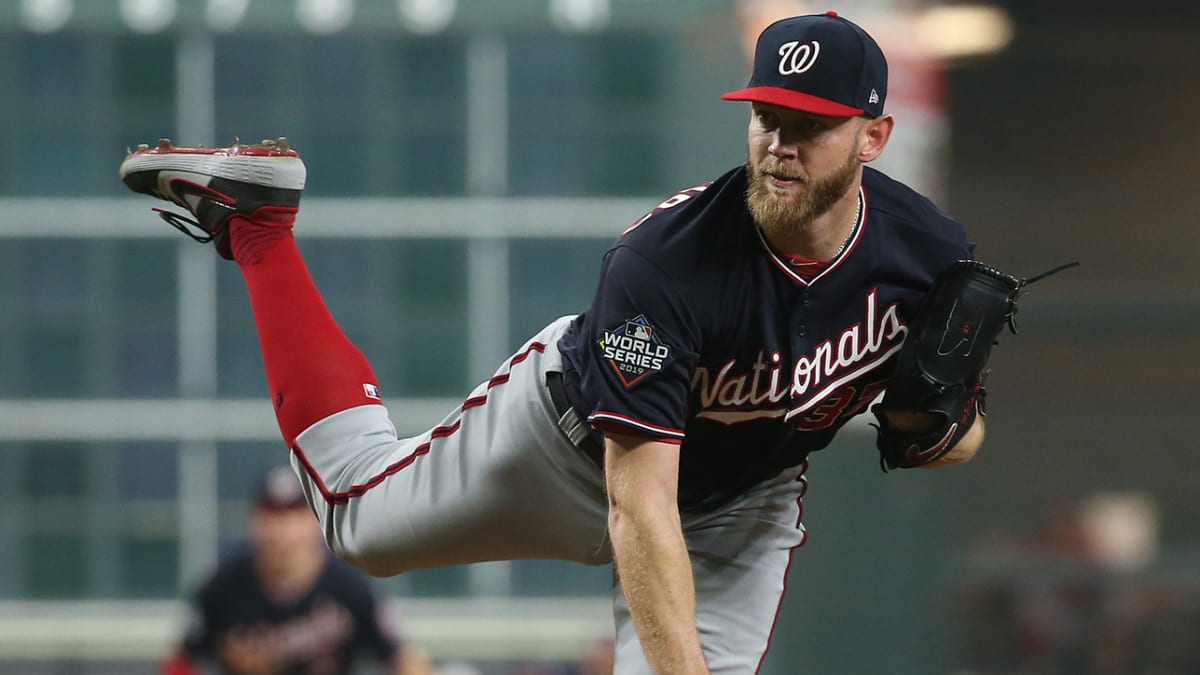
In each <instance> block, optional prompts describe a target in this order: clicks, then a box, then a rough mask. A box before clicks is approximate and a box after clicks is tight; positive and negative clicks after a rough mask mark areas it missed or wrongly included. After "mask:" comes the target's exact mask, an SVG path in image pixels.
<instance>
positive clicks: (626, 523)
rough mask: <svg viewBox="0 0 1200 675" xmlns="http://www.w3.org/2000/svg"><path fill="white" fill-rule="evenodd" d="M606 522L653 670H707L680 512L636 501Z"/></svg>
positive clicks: (616, 511) (611, 514) (624, 587)
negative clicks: (635, 503)
mask: <svg viewBox="0 0 1200 675" xmlns="http://www.w3.org/2000/svg"><path fill="white" fill-rule="evenodd" d="M609 522H610V529H611V536H612V542H613V551H614V555H615V558H616V565H617V574H618V575H619V577H620V580H621V587H622V589H623V590H624V592H625V600H626V602H628V604H629V612H630V614H631V615H632V617H633V624H634V627H635V628H636V629H637V633H638V637H639V638H640V639H641V642H642V649H643V651H644V652H645V654H646V659H647V661H648V662H649V663H650V665H651V667H652V668H653V669H654V672H656V673H672V674H675V673H683V674H690V673H707V672H708V669H707V667H706V666H705V664H704V654H703V651H702V650H701V648H700V637H699V634H698V633H697V631H696V604H695V591H694V587H693V585H692V568H691V563H690V561H689V559H688V554H687V548H686V546H685V544H684V540H683V534H682V532H681V530H680V525H679V512H678V510H677V509H675V507H674V505H673V504H672V505H670V506H669V508H659V509H652V508H651V507H648V506H646V505H638V506H637V507H634V508H633V509H615V510H614V511H613V512H612V513H610V516H609Z"/></svg>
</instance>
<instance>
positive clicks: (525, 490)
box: [292, 317, 805, 675]
mask: <svg viewBox="0 0 1200 675" xmlns="http://www.w3.org/2000/svg"><path fill="white" fill-rule="evenodd" d="M571 318H572V317H563V318H561V319H559V320H557V321H555V322H554V323H552V324H550V325H549V326H547V327H546V328H545V329H543V330H542V331H541V332H540V333H539V334H538V335H536V336H534V337H533V338H532V339H531V340H530V341H529V342H527V343H526V344H525V345H524V346H522V347H521V349H519V350H518V351H517V353H516V354H515V355H514V356H513V357H512V358H511V359H510V360H508V361H507V362H505V363H504V364H503V365H502V366H501V368H500V369H499V370H498V371H497V372H496V374H495V375H494V376H493V377H492V378H491V379H489V380H488V381H487V382H484V383H483V384H481V385H479V386H478V387H477V388H476V389H475V390H474V391H473V392H472V393H471V396H470V397H469V398H468V399H467V400H466V401H465V402H464V403H463V405H462V406H461V407H460V408H459V409H457V410H455V411H453V412H452V413H451V414H450V415H448V416H447V417H446V418H445V419H444V420H443V421H442V422H441V423H440V424H438V425H437V426H436V427H434V428H432V429H430V430H428V431H426V432H425V433H423V434H421V435H419V436H415V437H412V438H405V439H401V438H397V437H396V431H395V428H394V427H393V426H392V424H391V422H390V421H389V419H388V412H387V409H386V408H385V407H384V406H379V405H370V406H361V407H356V408H351V409H349V410H344V411H342V412H339V413H336V414H334V415H331V416H329V417H327V418H325V419H323V420H321V421H319V422H317V423H316V424H314V425H313V426H311V427H309V428H308V429H306V430H305V431H304V432H303V433H301V434H300V435H299V436H298V437H297V441H296V447H295V449H294V452H293V455H292V464H293V467H294V468H295V469H296V471H297V473H298V474H299V476H300V479H301V482H302V484H303V485H304V489H305V492H306V494H307V496H308V501H309V504H310V505H311V506H312V507H313V510H314V512H315V513H316V514H317V518H318V520H319V521H320V523H321V528H322V530H323V531H324V533H325V539H326V541H327V542H328V544H329V546H330V548H331V549H332V550H333V551H334V552H335V553H337V554H338V555H339V556H340V557H342V558H343V559H345V560H347V561H349V562H351V563H352V564H354V565H356V566H357V567H359V568H360V569H362V570H364V571H366V572H368V573H370V574H373V575H376V576H386V575H393V574H399V573H401V572H405V571H408V570H413V569H423V568H431V567H444V566H448V565H461V564H466V563H474V562H485V561H492V560H516V559H558V560H570V561H574V562H578V563H583V564H585V565H600V564H606V563H609V562H611V561H612V548H611V545H610V542H609V540H608V538H607V536H606V530H607V499H606V496H605V488H604V475H603V472H602V471H601V470H600V469H599V468H598V467H597V466H596V465H595V464H594V463H593V462H592V461H591V460H590V459H589V458H588V457H587V456H586V455H585V454H584V452H583V451H581V450H580V449H579V448H577V447H575V445H574V444H573V443H572V442H571V440H570V439H569V438H568V437H567V434H566V432H564V431H563V429H562V428H560V425H559V420H558V415H557V413H556V412H555V410H554V405H553V403H552V400H551V398H550V394H549V392H548V390H547V389H546V373H548V372H561V371H562V358H561V356H560V355H559V353H558V348H557V343H558V339H559V338H560V337H561V336H562V335H563V333H564V332H565V331H566V329H567V326H568V325H569V323H570V321H571ZM731 450H732V451H735V450H736V449H731ZM804 485H805V482H804V478H803V467H796V468H793V469H789V470H786V471H784V472H783V473H781V474H780V475H779V476H777V477H775V478H773V479H771V480H769V481H765V482H764V483H762V484H760V485H758V486H757V487H756V488H754V489H753V490H752V491H750V492H749V493H748V494H746V495H743V496H742V497H740V498H739V499H737V500H735V501H734V502H732V503H730V504H727V505H725V506H723V507H721V508H720V509H719V510H717V511H713V512H709V513H703V514H689V513H684V514H683V529H684V537H685V540H686V541H687V545H688V550H689V554H690V557H691V561H692V571H693V577H694V581H695V588H696V623H697V626H698V628H699V631H700V638H701V641H702V643H703V646H704V653H705V658H706V660H707V662H708V664H709V668H710V669H711V671H712V672H713V673H721V674H722V675H726V674H728V675H732V674H734V673H753V672H755V671H756V670H757V669H758V667H759V665H760V663H761V660H762V658H763V655H764V654H765V651H766V648H767V642H768V640H769V638H770V634H771V629H772V626H773V624H774V620H775V615H776V613H777V610H778V607H779V603H780V601H781V600H782V596H783V590H784V582H785V577H786V574H787V569H788V566H789V564H790V561H791V554H792V549H794V548H795V547H796V546H799V545H800V544H801V543H803V540H804V529H803V527H802V526H801V525H800V512H801V504H800V498H801V496H802V495H803V491H804ZM613 599H614V603H613V604H614V618H615V624H616V671H615V672H616V673H617V675H649V674H650V672H651V671H650V667H649V665H648V664H647V663H646V659H645V657H644V655H643V653H642V649H641V645H640V643H639V641H638V638H637V635H636V633H635V631H634V626H633V622H632V620H631V618H630V615H629V609H628V605H627V604H626V602H625V598H624V593H623V592H622V590H621V588H620V586H619V585H617V586H616V587H615V588H614V590H613Z"/></svg>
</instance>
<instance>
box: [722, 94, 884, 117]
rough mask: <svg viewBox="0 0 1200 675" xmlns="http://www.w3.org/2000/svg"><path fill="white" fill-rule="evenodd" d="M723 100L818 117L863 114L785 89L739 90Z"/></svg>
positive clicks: (726, 95) (850, 107) (851, 108)
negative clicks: (807, 113)
mask: <svg viewBox="0 0 1200 675" xmlns="http://www.w3.org/2000/svg"><path fill="white" fill-rule="evenodd" d="M721 98H723V99H725V100H726V101H753V102H755V103H769V104H771V105H777V106H782V107H784V108H791V109H792V110H802V111H804V112H810V113H813V114H816V115H829V116H831V117H857V116H858V115H861V114H863V109H862V108H854V107H852V106H848V105H842V104H841V103H835V102H834V101H830V100H829V99H825V98H821V97H819V96H812V95H809V94H803V93H800V92H798V91H792V90H791V89H784V88H783V87H750V88H748V89H738V90H737V91H731V92H729V93H728V94H722V95H721Z"/></svg>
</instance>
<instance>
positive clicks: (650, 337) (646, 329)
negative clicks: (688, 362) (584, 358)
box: [597, 314, 671, 388]
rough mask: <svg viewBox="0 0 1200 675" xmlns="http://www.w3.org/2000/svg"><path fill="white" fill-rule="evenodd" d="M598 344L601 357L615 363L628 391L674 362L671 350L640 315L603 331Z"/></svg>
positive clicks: (618, 374) (615, 367)
mask: <svg viewBox="0 0 1200 675" xmlns="http://www.w3.org/2000/svg"><path fill="white" fill-rule="evenodd" d="M597 344H598V345H599V346H600V353H601V355H602V356H603V357H604V358H605V359H607V360H608V362H609V363H610V364H612V367H613V369H614V370H616V371H617V376H618V377H620V378H621V382H622V383H623V384H624V385H625V387H626V388H628V387H632V386H633V385H634V384H637V382H638V381H639V380H641V379H642V378H643V377H645V376H647V375H649V374H650V373H656V372H658V371H660V370H662V369H663V368H665V367H666V365H667V364H668V363H670V362H671V348H670V347H669V346H667V345H666V344H665V343H664V342H663V341H662V340H661V339H660V338H659V336H658V331H656V330H655V329H654V326H651V325H650V322H649V321H647V320H646V317H645V316H643V315H641V314H639V315H638V316H637V317H636V318H633V319H629V320H627V321H626V322H625V323H623V324H621V325H620V326H618V327H616V328H613V329H611V330H606V331H604V333H603V335H602V336H601V337H600V340H599V342H597Z"/></svg>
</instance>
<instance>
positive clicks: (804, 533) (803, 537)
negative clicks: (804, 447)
mask: <svg viewBox="0 0 1200 675" xmlns="http://www.w3.org/2000/svg"><path fill="white" fill-rule="evenodd" d="M806 473H808V459H807V458H806V459H805V460H804V462H803V463H802V464H801V465H800V475H799V476H797V477H796V482H798V483H800V494H799V495H797V496H796V507H797V508H798V509H799V512H798V513H797V514H796V527H797V528H799V529H800V530H801V532H800V543H799V544H796V545H795V546H794V547H792V550H790V551H788V561H787V565H785V566H784V568H783V590H782V591H780V593H779V604H777V605H775V617H774V618H773V619H771V632H770V633H768V634H767V646H766V647H765V648H764V649H763V653H762V656H760V657H758V665H757V666H755V668H754V675H758V671H760V670H762V667H763V662H765V661H766V660H767V652H769V651H771V638H773V637H775V626H776V625H778V624H779V613H780V612H781V611H783V598H784V596H786V595H787V581H788V572H790V571H791V569H792V557H793V556H794V555H795V554H796V549H798V548H800V547H801V546H803V545H804V542H806V541H808V530H805V529H803V527H804V526H803V524H802V521H803V520H804V493H806V492H808V479H807V478H805V477H804V474H806Z"/></svg>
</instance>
